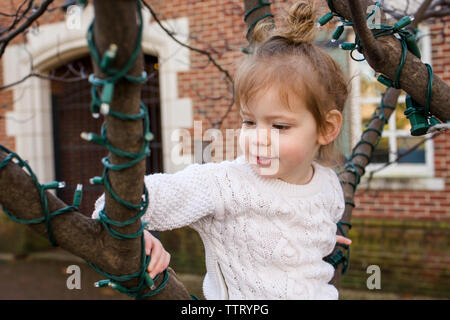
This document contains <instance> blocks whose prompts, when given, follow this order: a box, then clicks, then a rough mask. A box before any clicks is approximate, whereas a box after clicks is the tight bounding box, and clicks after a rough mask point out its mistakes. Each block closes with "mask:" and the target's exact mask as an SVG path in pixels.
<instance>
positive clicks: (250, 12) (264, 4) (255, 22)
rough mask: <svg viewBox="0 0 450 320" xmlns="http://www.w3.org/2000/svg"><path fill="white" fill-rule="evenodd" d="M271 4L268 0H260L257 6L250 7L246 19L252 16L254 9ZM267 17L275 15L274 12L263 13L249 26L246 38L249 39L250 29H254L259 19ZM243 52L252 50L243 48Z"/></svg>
mask: <svg viewBox="0 0 450 320" xmlns="http://www.w3.org/2000/svg"><path fill="white" fill-rule="evenodd" d="M271 4H272V3H271V2H267V1H264V0H259V1H258V5H257V6H255V7H253V8H251V9H249V10H248V11H247V12H246V13H245V14H244V21H247V19H248V17H249V16H250V14H252V12H254V11H256V10H258V9H260V8H262V7H265V6H270V5H271ZM267 17H273V14H272V13H266V14H263V15H261V16H260V17H258V18H257V19H256V20H255V21H254V22H253V23H252V24H251V25H249V26H248V28H247V33H246V38H247V39H248V36H249V34H250V31H251V30H253V28H254V27H255V25H256V24H257V23H258V22H259V21H261V20H262V19H264V18H267ZM242 52H244V53H246V54H248V53H250V52H248V51H247V50H244V49H243V50H242Z"/></svg>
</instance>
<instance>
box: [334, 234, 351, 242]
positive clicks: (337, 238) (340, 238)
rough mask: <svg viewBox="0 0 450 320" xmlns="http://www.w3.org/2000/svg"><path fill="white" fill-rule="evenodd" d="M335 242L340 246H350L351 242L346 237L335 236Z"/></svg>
mask: <svg viewBox="0 0 450 320" xmlns="http://www.w3.org/2000/svg"><path fill="white" fill-rule="evenodd" d="M336 242H338V243H342V244H351V243H352V240H350V239H348V238H346V237H343V236H336Z"/></svg>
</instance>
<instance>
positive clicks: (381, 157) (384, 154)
mask: <svg viewBox="0 0 450 320" xmlns="http://www.w3.org/2000/svg"><path fill="white" fill-rule="evenodd" d="M370 162H371V163H386V162H389V138H387V137H385V138H381V140H380V142H379V143H378V145H377V147H376V148H375V150H374V152H373V154H372V160H371V161H370Z"/></svg>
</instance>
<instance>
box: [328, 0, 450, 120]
mask: <svg viewBox="0 0 450 320" xmlns="http://www.w3.org/2000/svg"><path fill="white" fill-rule="evenodd" d="M332 1H333V6H334V8H335V9H336V11H337V12H338V13H339V14H340V15H341V16H343V17H344V18H345V19H346V20H349V21H352V15H351V12H350V7H349V5H348V3H349V1H347V0H332ZM368 3H370V4H371V3H372V1H370V0H361V7H362V8H366V7H367V4H368ZM358 36H359V34H358ZM376 42H377V44H378V46H379V48H381V50H382V51H383V52H384V62H383V63H378V64H376V63H375V64H374V63H373V61H372V60H370V59H368V60H367V62H368V63H369V65H370V66H371V67H372V68H373V69H374V70H375V71H376V72H378V73H382V74H384V75H386V76H387V77H388V78H390V79H394V78H395V74H396V72H397V68H398V64H399V61H400V57H401V53H402V46H401V44H400V42H399V41H398V40H397V39H396V38H395V37H394V36H385V37H380V38H377V39H376ZM363 53H364V56H366V57H367V56H370V53H368V52H366V50H365V49H364V48H363ZM427 85H428V69H427V68H426V66H425V65H424V63H423V62H422V61H420V59H419V58H417V57H416V56H414V55H413V54H410V53H409V54H407V55H406V61H405V64H404V66H403V72H402V74H401V76H400V87H401V88H402V89H403V90H405V91H406V92H407V93H408V94H410V95H411V97H412V98H413V99H414V100H415V101H417V102H418V103H419V104H421V105H425V103H426V92H427ZM448 101H450V88H449V86H448V84H447V83H445V82H444V81H443V80H442V79H440V78H439V77H437V76H436V75H434V76H433V96H432V99H431V103H430V111H431V113H432V114H433V115H435V116H436V117H437V118H439V119H440V120H441V121H444V122H445V121H448V120H450V108H449V107H448V106H449V105H448Z"/></svg>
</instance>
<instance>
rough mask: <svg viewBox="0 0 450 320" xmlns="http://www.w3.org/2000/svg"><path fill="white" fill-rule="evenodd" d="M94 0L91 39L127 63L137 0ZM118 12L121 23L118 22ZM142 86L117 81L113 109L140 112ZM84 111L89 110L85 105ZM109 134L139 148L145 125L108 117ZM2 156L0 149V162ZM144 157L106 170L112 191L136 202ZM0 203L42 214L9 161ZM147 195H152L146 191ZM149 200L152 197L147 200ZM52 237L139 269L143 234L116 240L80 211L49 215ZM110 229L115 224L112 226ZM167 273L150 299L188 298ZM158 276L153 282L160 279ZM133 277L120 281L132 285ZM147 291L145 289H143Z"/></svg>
mask: <svg viewBox="0 0 450 320" xmlns="http://www.w3.org/2000/svg"><path fill="white" fill-rule="evenodd" d="M111 4H112V2H111V1H109V0H95V1H94V9H95V24H94V38H95V44H96V46H97V50H98V51H99V53H100V55H101V56H102V55H103V52H105V50H106V49H107V48H108V47H109V45H110V44H111V43H115V44H117V45H118V52H117V57H116V59H115V61H114V63H113V65H112V67H114V68H117V69H120V68H122V66H123V65H124V64H125V63H126V61H127V60H128V58H129V56H130V55H131V52H132V51H133V50H134V48H135V45H136V39H137V34H138V26H137V23H136V21H137V4H136V1H135V0H116V1H114V5H111ZM118 17H120V21H121V23H117V21H118V20H117V19H118ZM93 65H94V70H95V75H96V76H97V77H100V78H103V77H105V75H103V74H101V71H100V69H99V68H98V66H97V65H96V64H95V62H94V61H93ZM142 70H143V56H142V52H140V54H139V58H138V59H137V61H136V63H135V65H134V66H133V68H132V69H131V70H130V72H129V73H130V74H131V75H134V76H140V74H141V71H142ZM140 94H141V86H140V85H139V84H132V83H129V82H127V81H122V80H121V81H119V82H118V83H117V84H116V86H115V90H114V99H113V103H112V105H111V109H113V110H115V111H119V112H123V113H127V114H136V113H139V112H140V107H139V101H140ZM86 112H88V109H87V108H86ZM105 121H106V125H107V137H108V140H109V141H110V143H111V144H112V145H114V146H115V147H116V148H119V149H121V150H125V151H129V152H138V151H139V150H140V149H141V146H142V143H143V139H142V136H143V124H142V122H141V121H122V120H119V119H116V118H114V117H111V116H106V119H105ZM5 157H6V155H5V154H4V153H3V152H0V161H2V160H3V159H4V158H5ZM110 160H111V163H112V164H121V163H124V162H126V161H128V160H127V159H124V158H121V157H118V156H115V155H114V154H111V155H110ZM144 174H145V160H142V161H141V162H140V163H139V164H138V165H136V166H133V167H131V168H128V169H125V170H123V171H112V170H110V171H109V180H110V183H111V186H112V188H113V190H114V191H115V192H116V193H117V194H118V195H119V196H120V197H121V198H122V199H124V200H126V201H129V202H132V203H140V201H141V195H142V192H143V183H144ZM0 190H1V192H0V202H1V203H2V204H3V205H4V206H5V208H6V209H7V210H8V211H9V212H11V213H12V214H13V215H14V216H16V217H18V218H21V219H34V218H39V217H42V216H43V215H44V213H43V209H42V207H41V203H40V198H39V194H38V191H37V189H36V187H35V185H34V184H33V182H32V179H31V177H30V176H29V175H27V174H26V173H25V172H24V171H23V170H22V169H21V168H20V167H19V166H17V165H15V164H13V163H9V164H8V165H6V166H5V167H4V168H2V169H1V170H0ZM46 195H47V198H48V204H49V210H50V212H54V211H56V210H58V209H60V208H63V207H65V206H67V205H66V204H65V203H63V202H62V201H61V200H60V199H58V198H57V197H56V196H54V195H53V194H51V193H50V192H46ZM150 198H151V195H150ZM105 201H106V204H105V206H106V211H107V212H108V216H109V217H110V218H111V219H113V220H118V221H125V220H128V219H130V218H131V217H133V216H135V215H136V211H131V210H129V209H127V208H125V207H123V206H122V205H120V204H118V203H117V202H116V201H115V200H114V199H112V198H111V197H110V196H109V194H108V193H107V192H106V200H105ZM150 201H151V200H150ZM51 226H52V230H53V232H54V238H55V240H56V242H57V243H58V244H59V245H60V246H61V247H62V248H64V249H65V250H67V251H69V252H71V253H73V254H75V255H77V256H79V257H81V258H83V259H85V260H87V261H89V262H91V263H93V264H94V265H96V266H97V267H99V268H100V269H101V270H103V271H105V272H107V273H110V274H114V275H124V274H131V273H134V272H137V271H138V270H139V269H140V267H141V239H140V238H137V239H131V240H117V239H115V238H113V237H111V236H110V235H109V233H108V232H107V231H106V230H105V229H104V227H103V226H102V225H101V224H100V223H98V222H97V221H95V220H93V219H90V218H88V217H86V216H85V215H83V214H81V213H79V212H70V213H64V214H61V215H59V216H56V217H55V218H53V219H52V220H51ZM140 226H141V221H140V220H139V219H138V220H137V221H136V222H135V223H133V224H132V225H129V226H127V227H124V228H121V230H120V232H122V233H134V232H136V231H138V230H139V228H140ZM30 227H31V228H32V229H33V230H34V231H36V232H38V233H39V234H41V235H45V236H46V235H47V232H46V228H45V224H43V223H41V224H35V225H30ZM113 228H114V227H113ZM169 273H170V277H169V280H168V283H167V284H166V286H165V288H164V289H163V290H162V291H161V292H160V293H159V294H157V295H155V296H153V297H151V299H190V296H189V294H188V292H187V290H186V288H185V287H184V286H183V284H182V283H181V282H180V281H179V280H178V279H177V277H176V275H175V273H174V272H173V270H172V269H170V268H169ZM162 278H163V277H162V275H161V276H160V277H159V278H158V280H157V281H156V285H159V284H160V283H161V282H162ZM136 284H137V279H133V280H130V281H128V282H125V283H123V285H125V286H135V285H136ZM147 291H148V290H147Z"/></svg>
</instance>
